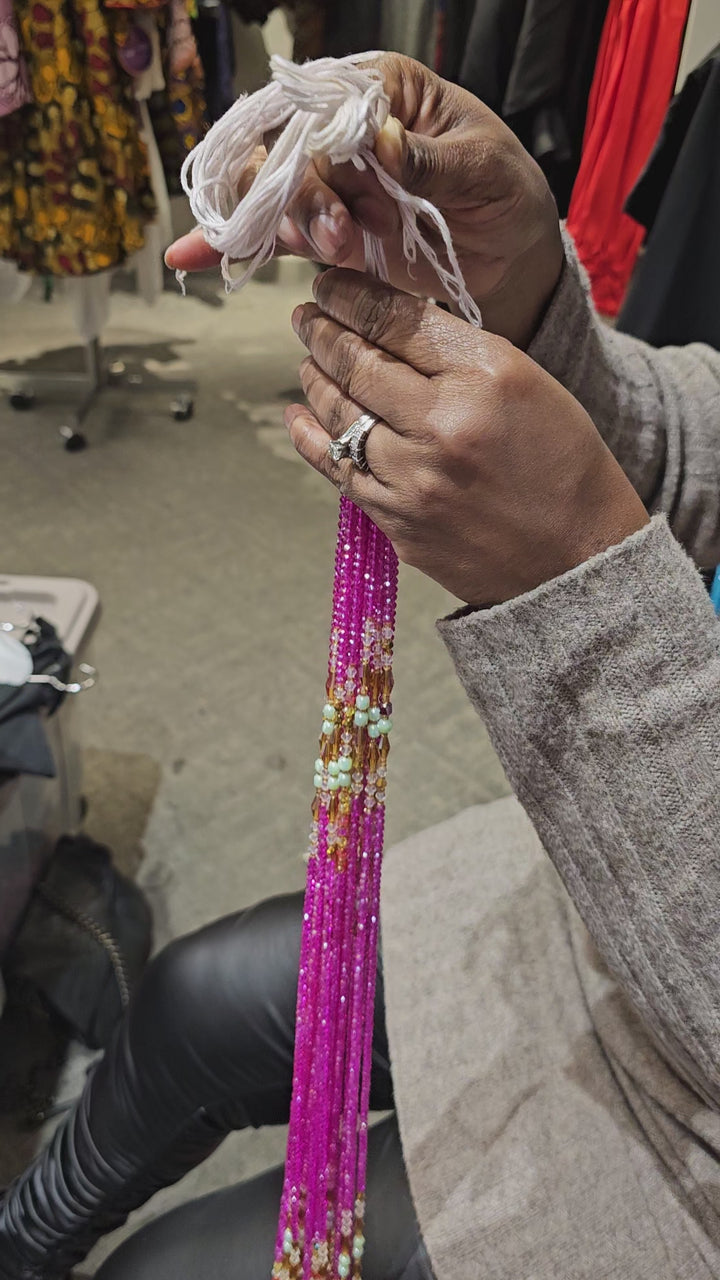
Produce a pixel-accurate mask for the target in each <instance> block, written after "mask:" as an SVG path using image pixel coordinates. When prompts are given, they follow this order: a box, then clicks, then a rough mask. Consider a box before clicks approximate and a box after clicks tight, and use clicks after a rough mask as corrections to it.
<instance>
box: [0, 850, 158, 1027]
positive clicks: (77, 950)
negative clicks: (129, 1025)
mask: <svg viewBox="0 0 720 1280" xmlns="http://www.w3.org/2000/svg"><path fill="white" fill-rule="evenodd" d="M151 945H152V913H151V911H150V907H149V905H148V903H147V901H146V899H145V896H144V894H143V892H142V890H141V889H140V888H139V887H138V885H136V884H135V883H134V882H133V881H132V880H128V879H127V877H126V876H123V875H121V874H120V872H119V871H117V870H116V868H115V867H114V866H113V861H112V855H111V853H110V850H109V849H107V848H106V847H105V845H102V844H98V843H97V841H95V840H92V839H91V838H90V837H89V836H86V835H78V836H62V837H61V838H60V840H58V842H57V845H56V846H55V850H54V853H53V856H52V858H51V860H50V864H49V866H48V867H47V869H46V870H45V872H44V874H43V876H42V879H41V880H40V881H39V883H38V884H37V885H36V886H35V889H34V890H33V895H32V898H31V900H30V905H29V907H28V908H27V911H26V913H25V917H24V919H23V922H22V925H21V927H20V930H19V933H18V935H17V937H16V938H15V940H14V942H13V944H12V946H11V947H10V949H9V951H8V953H7V955H6V956H4V957H3V976H4V978H5V984H6V986H7V988H8V993H9V994H10V995H12V994H16V995H17V992H18V990H19V991H21V992H25V991H26V990H27V989H28V988H30V989H31V990H32V991H33V992H35V993H36V994H38V995H39V996H40V997H41V999H42V1001H43V1004H44V1005H45V1007H48V1006H49V1007H50V1009H52V1011H53V1013H55V1014H56V1015H57V1016H58V1017H59V1018H61V1019H62V1021H63V1022H64V1024H65V1025H66V1026H67V1027H68V1028H70V1029H71V1031H72V1033H73V1035H74V1036H75V1037H77V1038H79V1039H80V1040H82V1041H83V1042H84V1043H85V1044H87V1045H89V1046H90V1047H91V1048H92V1049H101V1048H105V1046H106V1045H107V1044H108V1042H109V1040H110V1038H111V1036H112V1033H113V1031H114V1030H115V1027H116V1026H117V1024H118V1022H119V1021H120V1019H121V1017H122V1015H123V1012H124V1010H125V1009H126V1008H127V1006H128V1004H129V1001H130V997H131V995H132V992H133V991H134V990H135V987H136V986H137V983H138V982H139V980H140V975H141V973H142V971H143V969H144V967H145V964H146V963H147V958H148V956H149V954H150V947H151Z"/></svg>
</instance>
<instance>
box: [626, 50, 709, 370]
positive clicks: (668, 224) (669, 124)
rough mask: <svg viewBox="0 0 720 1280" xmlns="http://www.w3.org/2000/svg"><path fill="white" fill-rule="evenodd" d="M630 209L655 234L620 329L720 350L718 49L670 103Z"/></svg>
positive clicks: (661, 340)
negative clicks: (705, 345) (705, 343)
mask: <svg viewBox="0 0 720 1280" xmlns="http://www.w3.org/2000/svg"><path fill="white" fill-rule="evenodd" d="M626 208H627V212H628V213H629V214H630V216H631V217H633V218H635V220H636V221H637V222H639V223H641V225H642V226H645V227H647V228H648V229H649V230H650V235H649V237H648V240H647V244H646V248H645V252H644V254H643V257H642V259H641V260H640V264H639V266H638V268H637V271H636V273H635V277H634V279H633V281H632V284H631V286H630V290H629V293H628V296H627V299H626V301H625V304H624V306H623V309H622V311H621V313H620V316H619V319H618V325H617V327H618V329H621V330H622V331H623V332H624V333H632V334H634V335H635V336H636V337H638V338H644V339H645V340H646V341H647V342H651V343H653V345H654V346H658V347H660V346H666V345H679V346H683V345H685V344H686V343H688V342H707V343H709V344H710V346H713V347H716V348H717V349H718V350H720V305H719V304H718V299H719V298H720V235H719V234H718V228H719V227H720V46H718V48H717V49H716V50H715V51H714V52H713V53H712V54H711V55H710V57H709V58H708V59H707V60H706V61H705V62H704V63H703V64H702V65H701V66H700V67H698V68H697V70H696V71H694V72H693V73H692V74H691V75H690V76H689V77H688V80H687V81H686V84H685V86H684V88H683V89H682V90H681V92H680V93H679V94H678V95H677V97H675V98H674V99H673V101H672V103H671V104H670V107H669V109H668V114H667V116H666V119H665V124H664V126H663V130H662V133H661V135H660V139H659V141H658V144H657V146H656V148H655V150H654V152H653V154H652V156H651V158H650V161H649V162H648V165H647V166H646V168H645V170H644V172H643V174H642V175H641V177H640V178H639V179H638V182H637V184H636V186H635V189H634V190H633V192H632V193H631V195H630V197H629V198H628V202H627V205H626Z"/></svg>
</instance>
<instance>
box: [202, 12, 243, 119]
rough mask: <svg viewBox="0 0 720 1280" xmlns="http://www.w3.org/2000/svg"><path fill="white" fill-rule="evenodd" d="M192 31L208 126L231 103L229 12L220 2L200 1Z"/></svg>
mask: <svg viewBox="0 0 720 1280" xmlns="http://www.w3.org/2000/svg"><path fill="white" fill-rule="evenodd" d="M193 32H194V35H195V39H196V41H197V47H198V53H199V55H200V61H201V62H202V65H203V71H204V73H205V103H206V106H207V114H208V119H209V121H210V123H211V124H214V123H215V121H216V120H219V119H220V117H221V116H222V115H224V114H225V112H226V111H227V110H228V109H229V107H231V106H232V104H233V102H234V101H235V90H234V86H233V76H234V74H235V51H234V46H233V37H232V30H231V27H230V13H229V10H228V8H227V6H226V5H225V3H224V0H200V3H199V4H198V6H197V13H196V16H195V17H194V18H193Z"/></svg>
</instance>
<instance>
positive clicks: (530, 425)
mask: <svg viewBox="0 0 720 1280" xmlns="http://www.w3.org/2000/svg"><path fill="white" fill-rule="evenodd" d="M313 291H314V294H315V303H306V304H305V305H304V306H300V307H298V308H296V310H295V312H294V313H293V327H294V328H295V330H296V332H297V334H298V335H299V337H300V339H301V340H302V342H303V343H304V344H305V346H306V347H307V348H308V350H309V352H310V355H309V357H308V358H307V359H306V360H304V361H303V364H302V365H301V368H300V372H301V379H302V385H303V390H304V392H305V395H306V397H307V401H308V404H309V406H310V408H309V409H307V408H305V407H303V406H302V405H290V406H289V407H288V409H287V410H286V414H285V420H286V423H287V425H288V428H289V431H290V435H291V437H292V441H293V444H294V445H295V448H296V449H297V450H298V452H299V453H300V454H301V455H302V456H303V457H304V458H305V459H306V460H307V461H308V462H309V463H310V464H311V465H312V466H313V467H315V469H316V470H317V471H320V472H321V473H322V474H323V475H325V476H327V478H328V479H329V480H331V481H332V482H333V483H334V484H335V485H336V486H337V487H338V488H339V489H340V490H341V492H343V493H345V494H347V495H348V497H350V498H352V500H353V502H356V503H357V505H358V506H359V507H362V508H363V510H364V511H366V512H367V513H368V515H370V516H371V517H372V519H373V520H374V521H375V522H376V524H377V525H379V527H380V528H381V529H382V530H383V531H384V532H385V533H386V534H387V535H388V537H389V538H390V540H391V541H392V543H393V544H394V546H395V549H396V551H397V554H398V556H399V557H400V559H401V560H403V561H405V562H406V563H407V564H412V565H415V567H416V568H418V569H420V570H422V572H423V573H426V574H427V575H428V576H429V577H431V578H435V579H436V581H438V582H440V583H441V584H442V585H443V586H444V587H446V588H447V589H448V590H449V591H451V592H453V593H454V594H455V595H456V596H458V597H459V599H461V600H464V601H465V602H466V603H468V604H471V605H476V606H477V605H488V604H496V603H499V602H500V601H503V600H508V599H511V598H512V597H514V596H517V595H520V594H522V593H523V592H526V591H529V590H531V589H532V588H533V587H537V586H538V585H539V584H540V583H542V582H545V581H547V580H548V579H550V578H555V577H557V576H559V575H560V574H562V573H565V572H566V571H567V570H568V569H571V568H573V567H574V566H575V565H578V564H581V563H582V562H583V561H584V560H587V559H588V558H589V557H590V556H592V555H594V554H595V553H597V552H599V551H603V550H605V549H606V548H607V547H610V546H613V545H615V544H616V543H618V542H621V541H622V540H623V539H624V538H625V537H627V536H628V535H629V534H630V533H633V532H635V531H636V530H637V529H640V528H642V526H643V525H645V524H647V522H648V515H647V512H646V511H645V508H644V507H643V504H642V502H641V501H640V499H639V497H638V496H637V494H636V492H635V490H634V489H633V488H632V486H631V485H630V483H629V481H628V480H627V478H626V477H625V475H624V474H623V472H622V471H621V469H620V467H619V465H618V463H617V462H616V461H615V459H614V458H613V456H612V454H611V453H610V451H609V449H608V448H607V446H606V445H605V444H604V442H603V441H602V439H601V437H600V435H599V434H598V432H597V430H596V428H595V426H594V425H593V423H592V422H591V420H590V418H589V417H588V415H587V414H586V412H585V410H584V409H583V408H582V406H581V405H580V404H578V402H577V401H576V400H575V399H574V398H573V397H572V396H571V395H570V394H569V392H567V391H565V389H564V388H563V387H562V386H561V385H560V384H559V383H558V382H556V381H555V380H554V379H553V378H551V377H550V376H549V375H548V374H546V373H544V372H543V371H542V369H540V368H539V367H538V365H536V364H535V363H534V362H533V361H532V360H531V359H530V358H529V357H528V356H526V355H524V354H523V353H521V352H520V351H518V350H517V349H516V348H515V347H513V346H512V345H511V344H510V343H509V342H506V341H505V340H504V339H503V338H498V337H495V336H494V335H493V334H490V333H487V332H483V331H480V330H477V329H474V328H472V327H471V326H470V325H469V324H467V323H466V322H465V321H464V320H459V319H456V318H455V317H454V316H451V315H448V314H447V313H446V312H445V311H442V310H441V309H440V308H439V307H436V306H435V305H434V304H433V303H430V302H426V301H423V300H422V299H420V298H415V297H412V296H411V295H410V294H406V293H400V292H399V291H398V290H397V289H393V288H392V287H390V286H389V285H385V284H381V283H379V282H378V281H376V280H373V279H372V278H370V277H368V276H365V275H360V274H359V273H357V272H354V271H347V270H343V269H338V268H333V269H331V270H329V271H326V272H324V273H323V274H322V275H319V276H318V277H317V279H316V281H315V284H314V290H313ZM365 412H368V413H371V414H373V415H374V416H375V417H377V418H378V423H377V425H376V426H374V427H373V429H372V431H371V433H370V435H369V436H368V439H367V449H366V452H367V462H368V464H369V467H370V471H369V472H368V473H363V472H361V471H359V470H358V469H357V468H356V467H355V466H354V465H353V463H352V462H351V461H349V460H347V459H346V460H343V461H341V462H333V461H332V460H331V458H330V456H329V454H328V445H329V443H330V438H331V437H334V438H337V437H338V436H340V435H342V434H343V432H344V431H346V430H347V428H348V427H349V426H350V425H351V423H352V422H354V421H355V419H356V418H358V417H359V416H360V414H361V413H365Z"/></svg>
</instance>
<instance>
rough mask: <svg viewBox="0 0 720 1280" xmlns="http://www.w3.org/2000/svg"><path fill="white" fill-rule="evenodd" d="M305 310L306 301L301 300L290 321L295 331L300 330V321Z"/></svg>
mask: <svg viewBox="0 0 720 1280" xmlns="http://www.w3.org/2000/svg"><path fill="white" fill-rule="evenodd" d="M304 310H305V306H304V303H302V302H301V303H300V305H299V306H298V307H296V308H295V310H294V311H293V313H292V316H291V317H290V322H291V324H292V327H293V329H294V330H295V332H296V333H298V334H299V332H300V321H301V320H302V314H303V311H304Z"/></svg>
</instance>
